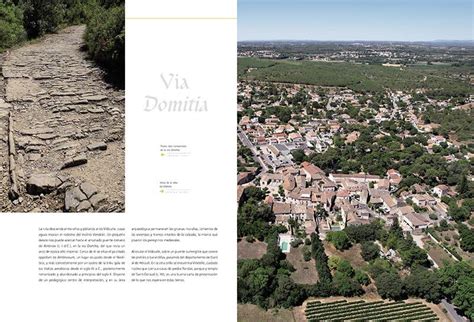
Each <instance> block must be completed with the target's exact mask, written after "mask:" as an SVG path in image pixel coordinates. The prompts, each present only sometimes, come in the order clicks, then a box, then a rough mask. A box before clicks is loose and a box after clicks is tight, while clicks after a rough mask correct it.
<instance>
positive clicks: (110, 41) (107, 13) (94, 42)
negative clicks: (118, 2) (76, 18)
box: [85, 5, 125, 85]
mask: <svg viewBox="0 0 474 322" xmlns="http://www.w3.org/2000/svg"><path fill="white" fill-rule="evenodd" d="M85 41H86V45H87V50H88V52H89V54H90V56H91V58H92V59H94V60H95V61H96V62H97V63H98V64H99V65H101V66H103V67H104V68H105V69H107V71H108V72H109V75H110V76H111V80H113V81H115V82H117V85H123V82H124V80H125V6H124V5H122V6H118V7H112V8H109V9H106V8H103V7H99V8H98V9H97V10H96V12H95V13H94V15H93V16H92V17H91V18H90V20H89V22H88V24H87V30H86V35H85Z"/></svg>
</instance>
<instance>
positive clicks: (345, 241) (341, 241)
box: [326, 231, 351, 250]
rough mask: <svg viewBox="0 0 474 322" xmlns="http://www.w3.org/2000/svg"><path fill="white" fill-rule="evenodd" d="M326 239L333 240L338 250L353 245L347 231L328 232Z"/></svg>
mask: <svg viewBox="0 0 474 322" xmlns="http://www.w3.org/2000/svg"><path fill="white" fill-rule="evenodd" d="M326 240H327V241H329V242H331V243H332V244H333V245H334V246H335V247H336V248H337V249H338V250H343V249H348V248H349V247H351V242H350V240H349V237H347V234H346V232H345V231H331V232H329V233H327V235H326Z"/></svg>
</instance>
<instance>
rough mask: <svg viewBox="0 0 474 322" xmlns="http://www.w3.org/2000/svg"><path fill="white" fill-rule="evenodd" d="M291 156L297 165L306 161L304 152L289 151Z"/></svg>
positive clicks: (299, 150)
mask: <svg viewBox="0 0 474 322" xmlns="http://www.w3.org/2000/svg"><path fill="white" fill-rule="evenodd" d="M291 155H292V156H293V160H294V161H295V162H296V163H297V164H300V163H301V162H303V161H305V160H306V155H305V154H304V151H303V150H301V149H298V150H293V151H291Z"/></svg>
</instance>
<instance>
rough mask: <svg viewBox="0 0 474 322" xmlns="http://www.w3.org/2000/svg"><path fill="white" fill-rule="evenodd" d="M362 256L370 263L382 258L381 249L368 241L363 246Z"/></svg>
mask: <svg viewBox="0 0 474 322" xmlns="http://www.w3.org/2000/svg"><path fill="white" fill-rule="evenodd" d="M360 254H361V256H362V258H363V259H364V260H365V261H367V262H370V261H371V260H374V259H376V258H379V257H380V248H379V246H378V245H377V244H375V243H373V242H370V241H366V242H363V243H362V244H361V252H360Z"/></svg>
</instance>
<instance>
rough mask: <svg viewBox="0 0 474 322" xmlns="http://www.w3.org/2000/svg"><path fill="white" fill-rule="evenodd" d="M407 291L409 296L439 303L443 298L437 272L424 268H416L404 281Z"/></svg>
mask: <svg viewBox="0 0 474 322" xmlns="http://www.w3.org/2000/svg"><path fill="white" fill-rule="evenodd" d="M404 285H405V290H406V292H407V294H408V295H409V296H415V297H421V298H424V299H426V300H428V301H430V302H435V303H438V302H439V301H440V300H441V298H442V293H441V286H440V284H439V281H438V277H437V275H436V273H435V272H433V271H430V270H427V269H426V268H423V267H420V266H419V267H415V268H413V269H412V270H411V273H410V275H409V276H408V277H407V278H405V280H404Z"/></svg>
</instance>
